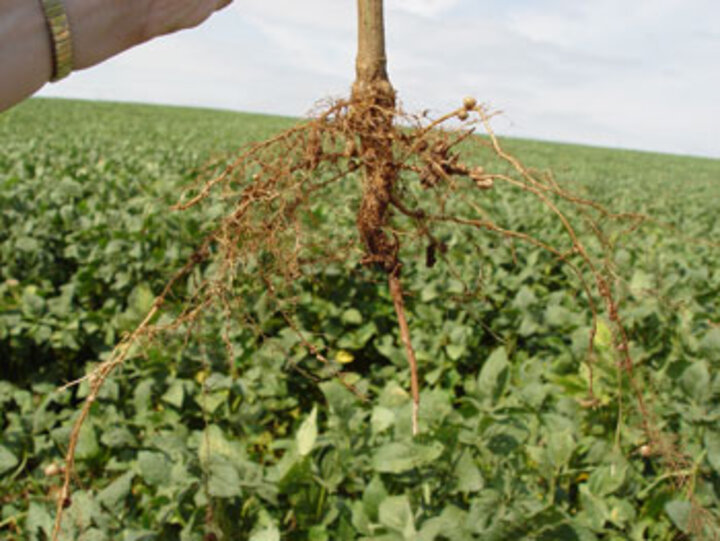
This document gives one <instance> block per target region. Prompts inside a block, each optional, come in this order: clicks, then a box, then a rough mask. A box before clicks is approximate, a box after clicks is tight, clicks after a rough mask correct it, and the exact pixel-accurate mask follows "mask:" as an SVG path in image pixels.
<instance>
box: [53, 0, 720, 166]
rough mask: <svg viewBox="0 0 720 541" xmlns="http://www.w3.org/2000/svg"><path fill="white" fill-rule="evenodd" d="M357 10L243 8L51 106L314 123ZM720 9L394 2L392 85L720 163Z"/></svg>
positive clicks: (337, 77) (565, 135) (526, 129)
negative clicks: (719, 66) (140, 107)
mask: <svg viewBox="0 0 720 541" xmlns="http://www.w3.org/2000/svg"><path fill="white" fill-rule="evenodd" d="M354 4H355V2H354V0H312V1H307V2H299V1H298V0H273V1H272V2H270V1H267V0H242V1H241V0H237V1H236V2H235V4H234V9H229V10H225V11H223V12H221V13H220V14H218V15H216V16H214V17H213V18H212V19H211V21H210V22H209V24H206V25H204V26H203V27H201V28H200V29H197V30H193V31H188V32H183V33H180V34H178V35H175V36H171V37H168V38H164V39H162V40H158V41H156V42H153V43H151V44H149V45H146V46H143V47H141V48H138V49H136V50H134V51H132V52H130V53H128V54H126V55H123V56H121V57H119V58H117V59H114V60H112V61H111V62H109V63H107V64H105V65H103V66H100V67H98V68H96V69H94V70H92V71H88V72H86V73H80V74H75V75H73V77H71V78H70V79H69V80H68V81H67V82H63V83H60V84H59V85H53V86H51V87H48V89H47V90H45V92H44V93H45V94H46V95H48V94H53V95H64V96H73V95H75V96H82V97H88V98H92V97H99V98H103V99H119V100H122V99H129V100H142V101H152V102H169V103H180V104H195V105H205V106H211V107H212V106H214V107H223V108H232V109H244V110H258V111H265V112H276V113H281V114H296V115H300V114H303V113H304V112H305V111H308V110H309V109H311V108H312V106H313V104H314V103H315V101H316V100H318V99H322V98H325V97H328V96H337V95H343V94H346V93H347V92H348V91H349V89H350V85H351V82H352V78H353V72H354V54H355V41H356V37H355V25H356V22H355V5H354ZM718 18H720V4H718V3H717V2H716V0H684V1H682V2H681V1H680V0H633V1H632V2H628V1H627V0H606V1H605V2H602V3H601V2H577V1H571V0H539V1H537V2H527V1H520V2H506V1H504V0H487V1H486V2H483V3H478V2H477V0H388V21H387V30H388V53H389V64H390V73H391V78H392V80H393V83H394V84H395V86H396V87H397V88H398V90H399V92H400V96H401V98H402V100H403V102H404V103H405V104H406V105H407V106H408V108H410V109H425V108H430V109H431V110H435V111H441V110H445V109H447V108H449V107H454V106H455V105H456V104H457V103H458V102H459V100H461V99H462V97H463V96H465V95H467V94H472V95H475V96H477V97H478V98H479V99H480V100H482V101H485V102H488V103H490V104H491V105H493V106H495V107H496V108H499V109H502V110H503V111H505V117H504V118H503V120H501V121H500V122H499V124H498V126H499V127H500V128H501V129H502V131H503V132H505V133H508V134H512V135H517V136H528V137H540V138H548V139H561V140H565V141H577V142H585V143H595V144H603V145H611V146H624V147H634V148H645V149H651V150H660V151H667V152H675V151H679V152H684V153H696V154H706V155H712V156H717V157H720V136H719V134H720V128H718V127H717V126H720V100H717V97H716V96H717V94H718V92H719V91H718V89H719V88H720V72H718V70H716V69H714V66H715V65H716V63H717V58H720V35H718V32H717V29H716V28H715V24H716V23H715V21H717V20H718Z"/></svg>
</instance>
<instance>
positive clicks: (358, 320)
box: [340, 308, 363, 325]
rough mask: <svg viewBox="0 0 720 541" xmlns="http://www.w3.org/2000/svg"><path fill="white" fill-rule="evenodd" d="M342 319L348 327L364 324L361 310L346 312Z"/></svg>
mask: <svg viewBox="0 0 720 541" xmlns="http://www.w3.org/2000/svg"><path fill="white" fill-rule="evenodd" d="M340 319H341V321H342V322H343V323H345V324H346V325H362V322H363V317H362V314H361V313H360V310H356V309H355V308H350V309H349V310H345V311H344V312H343V314H342V316H341V318H340Z"/></svg>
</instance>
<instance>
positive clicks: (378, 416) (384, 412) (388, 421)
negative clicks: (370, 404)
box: [370, 406, 395, 435]
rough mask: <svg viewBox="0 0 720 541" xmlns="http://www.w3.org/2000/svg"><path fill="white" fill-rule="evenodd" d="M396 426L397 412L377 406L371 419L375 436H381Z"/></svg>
mask: <svg viewBox="0 0 720 541" xmlns="http://www.w3.org/2000/svg"><path fill="white" fill-rule="evenodd" d="M394 424H395V412H394V411H393V410H391V409H389V408H386V407H383V406H375V407H374V408H373V411H372V416H371V417H370V426H371V427H372V433H373V435H377V434H380V433H382V432H384V431H385V430H387V429H388V428H390V427H391V426H392V425H394Z"/></svg>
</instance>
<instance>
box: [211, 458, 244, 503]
mask: <svg viewBox="0 0 720 541" xmlns="http://www.w3.org/2000/svg"><path fill="white" fill-rule="evenodd" d="M207 474H208V492H209V493H210V495H211V496H214V497H216V498H233V497H235V496H240V495H241V493H242V489H241V486H240V476H239V475H238V471H237V469H235V467H234V466H233V464H232V463H231V462H230V461H229V460H228V459H227V458H225V457H224V456H220V455H212V456H211V457H210V460H209V462H208V465H207Z"/></svg>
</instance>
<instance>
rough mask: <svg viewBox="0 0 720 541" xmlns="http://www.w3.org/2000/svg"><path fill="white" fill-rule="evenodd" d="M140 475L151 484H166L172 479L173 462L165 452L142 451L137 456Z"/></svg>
mask: <svg viewBox="0 0 720 541" xmlns="http://www.w3.org/2000/svg"><path fill="white" fill-rule="evenodd" d="M137 464H138V470H139V473H140V476H141V477H142V478H143V479H144V480H145V482H147V483H148V484H149V485H155V486H159V485H166V484H167V483H168V481H169V480H170V472H171V470H172V464H171V463H170V461H169V460H168V458H167V456H165V453H157V452H154V451H140V452H139V453H138V458H137Z"/></svg>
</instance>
